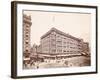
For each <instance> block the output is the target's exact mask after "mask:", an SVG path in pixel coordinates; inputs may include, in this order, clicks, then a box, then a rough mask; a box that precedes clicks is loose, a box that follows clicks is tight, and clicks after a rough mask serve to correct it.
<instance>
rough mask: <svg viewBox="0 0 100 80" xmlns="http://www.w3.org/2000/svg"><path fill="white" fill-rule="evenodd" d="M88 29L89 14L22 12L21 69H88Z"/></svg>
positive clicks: (89, 54) (89, 25) (89, 55)
mask: <svg viewBox="0 0 100 80" xmlns="http://www.w3.org/2000/svg"><path fill="white" fill-rule="evenodd" d="M90 27H91V14H89V13H70V12H68V13H67V12H66V13H65V12H48V11H28V10H24V11H23V69H38V68H59V67H66V68H68V67H82V66H91V53H90V48H91V43H90ZM40 28H41V29H40Z"/></svg>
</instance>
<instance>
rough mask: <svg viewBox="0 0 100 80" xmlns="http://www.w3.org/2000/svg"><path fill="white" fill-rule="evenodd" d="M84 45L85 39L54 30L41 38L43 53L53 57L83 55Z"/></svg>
mask: <svg viewBox="0 0 100 80" xmlns="http://www.w3.org/2000/svg"><path fill="white" fill-rule="evenodd" d="M83 43H84V42H83V39H79V38H76V37H74V36H71V35H69V34H66V33H64V32H62V31H60V30H58V29H56V28H52V29H51V30H50V31H48V32H47V33H45V34H44V35H43V36H42V37H41V51H42V53H45V54H51V55H53V54H60V55H63V54H64V55H65V54H66V55H81V52H82V45H83Z"/></svg>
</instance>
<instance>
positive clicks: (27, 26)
mask: <svg viewBox="0 0 100 80" xmlns="http://www.w3.org/2000/svg"><path fill="white" fill-rule="evenodd" d="M31 25H32V22H31V16H27V15H26V14H23V52H24V53H23V56H24V58H23V59H24V63H25V61H28V60H30V50H31V46H30V31H31Z"/></svg>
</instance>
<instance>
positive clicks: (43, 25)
mask: <svg viewBox="0 0 100 80" xmlns="http://www.w3.org/2000/svg"><path fill="white" fill-rule="evenodd" d="M23 13H24V14H26V15H30V16H31V18H32V20H31V21H32V25H31V45H33V44H34V43H35V44H37V45H39V44H40V37H41V36H42V35H44V34H45V33H46V32H47V31H49V30H50V29H51V28H52V27H55V28H56V29H58V30H60V31H63V32H65V33H67V34H70V35H72V36H74V37H76V38H81V39H83V40H84V41H85V42H90V33H91V32H90V31H91V30H90V27H91V14H86V13H67V12H66V13H60V12H46V11H45V12H43V11H24V12H23Z"/></svg>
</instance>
